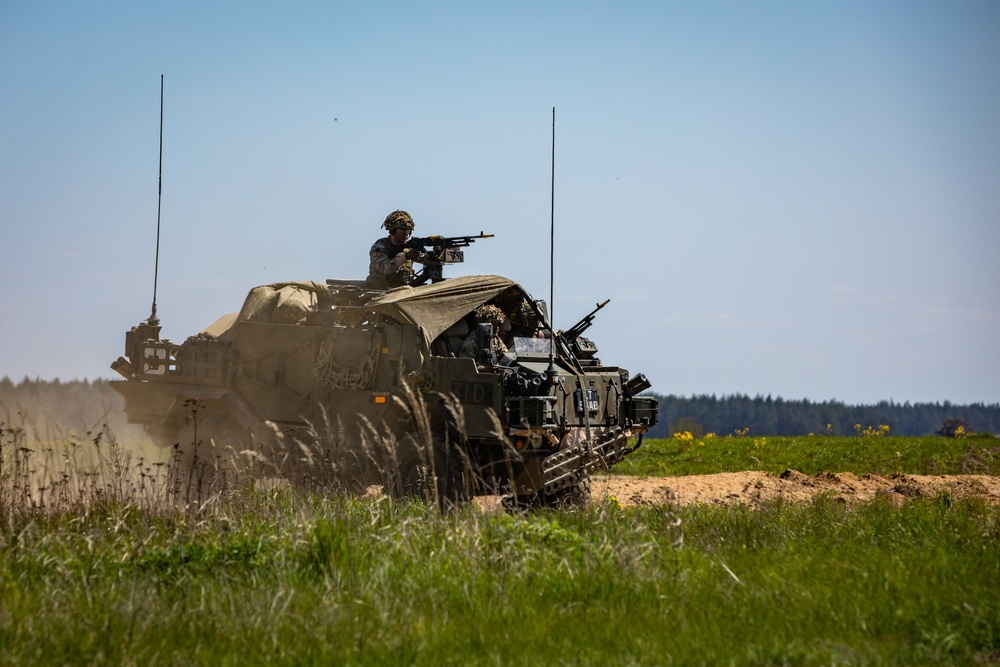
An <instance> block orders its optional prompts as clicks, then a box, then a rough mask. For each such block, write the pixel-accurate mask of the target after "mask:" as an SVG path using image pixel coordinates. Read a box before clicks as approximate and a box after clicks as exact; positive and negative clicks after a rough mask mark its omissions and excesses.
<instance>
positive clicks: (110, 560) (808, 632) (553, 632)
mask: <svg viewBox="0 0 1000 667" xmlns="http://www.w3.org/2000/svg"><path fill="white" fill-rule="evenodd" d="M7 519H8V520H7V523H6V524H5V526H4V528H3V530H2V533H0V535H2V542H0V646H3V647H4V650H3V652H2V653H0V662H2V663H4V664H39V665H41V664H45V665H49V664H60V663H65V664H142V665H157V664H178V663H188V664H216V665H228V664H231V665H236V664H240V665H245V664H269V665H270V664H309V663H315V664H358V665H409V664H418V665H442V664H454V665H465V664H496V665H507V664H525V665H560V664H567V665H569V664H573V665H576V664H595V665H597V664H600V665H606V664H615V665H619V664H621V665H627V664H648V665H663V664H685V665H686V664H768V665H770V664H804V665H812V664H899V665H912V664H949V663H952V664H969V663H972V662H973V661H974V660H976V659H985V658H986V657H990V656H992V658H993V659H996V658H997V657H998V656H1000V604H998V600H997V595H996V591H998V590H1000V549H998V539H1000V511H998V510H997V508H991V507H988V506H986V505H985V504H983V503H982V502H959V503H953V502H951V500H950V498H949V497H948V496H941V497H939V498H936V499H931V500H919V501H915V502H911V503H910V504H908V505H906V506H905V507H903V508H896V507H893V506H891V505H890V504H888V503H884V502H874V503H871V504H867V505H862V506H848V505H844V504H838V503H836V502H833V501H830V500H821V501H818V502H815V503H813V504H803V505H793V504H782V503H774V504H771V505H768V506H766V507H765V508H764V509H763V510H758V511H753V510H750V509H747V508H736V509H723V508H713V507H690V508H683V509H679V510H671V509H670V508H666V507H664V508H636V509H628V510H624V509H621V508H618V507H617V506H615V505H614V504H613V503H612V504H608V505H603V506H598V507H594V508H592V509H590V510H588V511H582V512H564V513H560V512H539V513H533V514H530V515H528V516H511V515H485V514H483V513H481V512H480V511H478V510H476V509H474V508H469V509H466V510H463V511H460V512H454V513H452V514H450V515H447V516H441V515H439V514H437V513H435V512H434V511H432V510H430V509H428V508H426V507H423V506H420V505H395V504H393V503H391V502H387V501H376V500H368V499H365V500H358V499H354V500H351V499H324V498H320V497H317V496H299V495H297V494H294V493H292V492H287V491H285V492H280V493H276V494H275V493H272V494H270V495H262V494H257V493H253V492H241V493H239V494H237V495H235V496H233V497H232V498H230V499H229V500H228V501H226V502H223V503H220V504H218V505H217V506H216V507H215V508H214V510H213V511H212V512H211V513H210V514H207V515H201V516H192V515H187V514H178V513H162V514H156V513H151V512H148V511H145V512H141V511H138V510H135V509H134V508H131V507H129V506H127V505H116V504H110V503H109V504H104V505H101V506H96V507H92V508H90V509H88V510H86V511H83V510H80V511H77V512H72V513H66V514H61V515H35V516H26V515H22V516H20V517H17V518H16V519H12V517H10V516H8V517H7Z"/></svg>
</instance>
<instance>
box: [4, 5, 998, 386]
mask: <svg viewBox="0 0 1000 667" xmlns="http://www.w3.org/2000/svg"><path fill="white" fill-rule="evenodd" d="M998 35H1000V4H998V3H996V2H992V1H986V2H951V3H942V2H915V1H908V2H878V3H871V2H837V3H803V2H758V3H743V2H679V3H673V2H631V3H618V2H574V3H568V2H566V3H562V2H549V3H544V2H543V3H539V2H504V3H495V2H481V3H469V2H371V3H360V2H359V3H336V2H298V3H297V2H291V3H283V4H282V5H281V6H280V7H279V6H277V5H276V4H275V3H235V2H214V3H200V2H191V3H184V2H180V3H169V4H166V3H164V4H163V6H154V4H153V3H131V2H45V1H41V2H20V1H16V0H14V1H12V0H8V1H7V2H5V3H3V4H0V90H2V91H3V93H2V94H0V233H2V236H0V244H2V248H3V249H4V251H5V252H4V253H3V256H4V259H3V261H2V262H0V280H2V282H3V284H4V286H5V289H4V290H3V292H2V293H0V342H2V344H0V376H4V375H6V376H9V377H11V378H12V379H14V380H19V379H21V378H23V377H24V376H29V377H32V378H34V377H40V378H43V379H52V378H57V377H58V378H60V379H64V380H68V379H74V378H84V377H86V378H96V377H112V376H113V375H114V374H113V372H112V371H111V370H110V369H109V368H108V365H109V364H110V362H111V361H112V360H114V359H115V358H116V357H117V356H118V355H119V354H121V353H122V351H123V345H124V332H125V331H126V330H127V329H128V328H129V327H131V326H133V325H134V324H136V323H138V322H139V321H140V320H143V319H145V318H146V317H148V315H149V311H150V305H151V301H152V291H153V263H154V255H155V244H156V213H157V171H158V159H159V157H158V151H159V94H160V75H161V74H162V75H163V76H164V78H165V102H164V130H163V131H164V137H163V141H164V148H163V195H162V229H161V238H160V264H159V266H160V270H159V278H158V289H157V310H158V314H159V316H160V319H161V320H162V324H163V334H164V335H165V336H166V337H168V338H170V339H171V340H175V341H182V340H183V339H184V338H185V337H187V336H188V335H191V334H194V333H196V332H197V331H199V330H200V329H202V328H204V327H206V326H208V325H209V324H211V322H213V321H214V320H215V319H216V318H217V317H218V316H220V315H222V314H224V313H227V312H232V311H236V310H238V309H239V307H240V305H241V304H242V301H243V298H244V297H245V295H246V293H247V291H249V289H250V288H251V287H253V286H255V285H260V284H265V283H270V282H277V281H282V280H298V279H311V280H317V281H323V280H325V279H326V278H362V277H364V275H365V273H366V271H367V249H368V247H369V246H370V245H371V243H372V242H373V241H374V240H375V238H377V237H378V235H379V234H380V230H379V224H380V223H381V221H382V219H383V218H384V217H385V215H386V214H387V213H389V212H390V211H392V210H394V209H396V208H403V209H406V210H407V211H409V212H410V213H411V214H412V215H413V217H414V218H415V220H416V222H417V232H418V233H419V234H432V233H441V234H445V235H461V234H473V233H478V232H479V231H481V230H482V231H486V232H489V233H493V234H495V235H496V236H495V238H493V239H490V240H486V241H480V242H479V243H477V244H476V245H475V246H473V247H472V248H471V249H469V251H468V252H467V253H466V255H467V261H466V263H465V264H463V265H460V266H456V267H450V269H446V272H447V275H459V274H466V273H496V274H501V275H506V276H509V277H512V278H514V279H515V280H518V281H519V282H521V283H522V284H523V285H524V286H525V287H526V288H527V289H528V290H529V291H530V292H531V293H532V294H534V295H535V296H536V297H539V298H545V299H548V298H549V264H548V262H549V238H548V232H549V221H550V208H549V207H550V171H551V164H550V157H551V133H552V108H553V107H555V108H556V178H555V193H556V196H555V221H556V250H555V290H554V293H555V294H554V297H555V298H554V304H553V310H554V316H555V324H556V326H558V327H563V328H565V327H568V326H570V325H571V324H573V323H574V321H575V320H576V319H578V318H579V317H581V316H582V315H584V314H586V313H587V312H588V311H589V310H590V309H591V308H592V307H593V306H594V304H595V303H596V302H598V301H603V300H604V299H606V298H610V299H611V303H610V304H609V305H608V307H607V308H606V309H605V310H604V311H602V312H601V314H600V315H599V317H598V320H597V322H596V324H595V325H594V326H593V328H592V329H591V330H590V333H591V334H592V337H593V338H594V340H595V342H596V343H597V344H598V347H599V348H600V349H601V355H600V356H601V357H602V359H603V360H604V361H605V362H607V363H614V364H618V365H621V366H624V367H626V368H628V369H630V370H631V371H633V372H639V371H641V372H644V373H646V375H647V376H649V378H650V379H651V381H652V382H653V385H654V390H656V391H658V392H661V393H675V394H682V395H690V394H713V393H714V394H718V395H722V394H732V393H743V394H750V395H755V394H764V395H766V394H772V395H774V396H783V397H785V398H789V399H791V398H808V399H811V400H828V399H836V400H842V401H846V402H848V403H871V402H875V401H878V400H881V399H890V398H891V399H894V400H896V401H900V402H902V401H907V400H908V401H944V400H950V401H952V402H958V403H968V402H980V401H982V402H989V403H992V402H998V401H1000V345H998V344H997V343H996V339H997V333H996V332H997V331H1000V268H998V262H997V252H998V249H1000V122H998V120H997V119H998V118H1000V39H998Z"/></svg>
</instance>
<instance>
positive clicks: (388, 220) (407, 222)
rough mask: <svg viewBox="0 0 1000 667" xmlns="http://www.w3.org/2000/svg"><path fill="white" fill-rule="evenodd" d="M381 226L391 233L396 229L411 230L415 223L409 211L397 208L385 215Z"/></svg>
mask: <svg viewBox="0 0 1000 667" xmlns="http://www.w3.org/2000/svg"><path fill="white" fill-rule="evenodd" d="M382 226H383V227H385V228H386V229H388V230H389V232H390V233H392V232H393V231H395V230H397V229H408V230H410V231H411V232H412V231H413V228H414V226H415V225H414V224H413V218H411V217H410V214H409V213H407V212H406V211H399V210H397V211H393V212H392V213H390V214H389V215H387V216H385V222H383V223H382Z"/></svg>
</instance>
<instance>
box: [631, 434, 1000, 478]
mask: <svg viewBox="0 0 1000 667" xmlns="http://www.w3.org/2000/svg"><path fill="white" fill-rule="evenodd" d="M787 469H792V470H797V471H799V472H802V473H804V474H807V475H815V474H817V473H820V472H852V473H855V474H857V475H865V474H872V475H883V476H888V475H893V474H902V473H905V474H910V475H1000V439H997V438H994V437H992V436H977V435H970V436H968V437H958V438H944V437H941V436H923V437H900V436H893V435H889V431H888V430H887V429H886V427H885V426H884V425H878V426H861V425H860V424H858V425H857V428H856V429H855V433H854V435H852V436H836V435H830V434H824V435H806V436H756V437H754V436H751V435H748V434H747V432H746V431H745V430H740V431H737V432H736V433H732V434H729V435H722V436H718V435H716V434H714V433H707V434H705V435H704V436H703V437H701V438H696V437H694V435H692V434H691V433H690V432H689V431H684V432H681V433H678V434H676V435H675V436H674V437H672V438H655V439H646V440H645V441H644V442H643V444H642V445H641V446H640V448H639V450H638V451H637V452H635V453H634V454H632V455H631V456H630V457H628V458H626V459H625V460H624V461H623V462H622V463H620V464H619V465H617V466H615V469H614V470H615V472H616V473H624V474H629V475H650V476H661V475H668V476H673V475H706V474H712V473H719V472H740V471H743V470H760V471H763V472H768V473H771V474H773V475H778V474H781V473H782V472H783V471H785V470H787Z"/></svg>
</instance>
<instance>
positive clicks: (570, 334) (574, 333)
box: [563, 299, 611, 341]
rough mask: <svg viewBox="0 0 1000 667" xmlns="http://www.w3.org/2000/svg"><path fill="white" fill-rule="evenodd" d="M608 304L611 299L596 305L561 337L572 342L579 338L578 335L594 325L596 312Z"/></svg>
mask: <svg viewBox="0 0 1000 667" xmlns="http://www.w3.org/2000/svg"><path fill="white" fill-rule="evenodd" d="M609 303H611V299H605V300H604V303H599V304H597V307H596V308H594V309H593V310H592V311H590V312H589V313H587V315H585V316H584V318H583V319H582V320H580V321H579V322H577V323H576V324H574V325H573V326H571V327H570V328H569V329H567V330H566V331H565V333H563V336H564V337H565V338H566V340H567V341H574V340H576V339H577V338H579V337H580V334H582V333H583V332H584V331H586V330H587V329H589V328H590V325H591V324H593V323H594V316H595V315H596V314H597V311H599V310H600V309H601V308H604V306H606V305H608V304H609Z"/></svg>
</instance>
